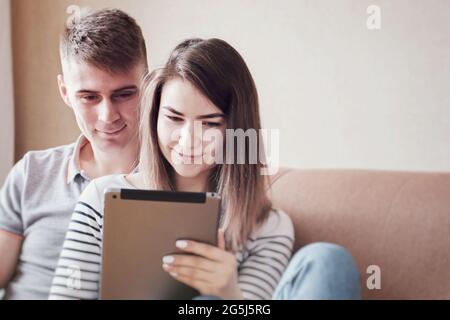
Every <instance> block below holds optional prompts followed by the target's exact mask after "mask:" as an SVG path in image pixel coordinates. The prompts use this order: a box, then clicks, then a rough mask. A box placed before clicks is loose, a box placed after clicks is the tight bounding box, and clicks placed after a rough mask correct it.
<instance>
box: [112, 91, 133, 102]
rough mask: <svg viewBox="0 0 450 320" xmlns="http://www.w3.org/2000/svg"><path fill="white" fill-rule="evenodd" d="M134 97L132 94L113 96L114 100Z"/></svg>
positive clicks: (125, 93)
mask: <svg viewBox="0 0 450 320" xmlns="http://www.w3.org/2000/svg"><path fill="white" fill-rule="evenodd" d="M132 96H134V92H123V93H120V94H117V95H115V96H114V98H115V99H119V100H124V99H128V98H130V97H132Z"/></svg>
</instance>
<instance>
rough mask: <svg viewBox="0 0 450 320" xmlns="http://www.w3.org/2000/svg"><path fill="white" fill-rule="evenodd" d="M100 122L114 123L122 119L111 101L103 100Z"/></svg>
mask: <svg viewBox="0 0 450 320" xmlns="http://www.w3.org/2000/svg"><path fill="white" fill-rule="evenodd" d="M99 107H100V112H99V116H98V118H99V120H100V121H102V122H105V123H113V122H115V121H117V120H118V119H119V118H120V115H119V113H118V112H117V110H116V108H115V106H114V104H113V103H112V102H111V100H110V99H103V100H102V102H101V104H100V106H99Z"/></svg>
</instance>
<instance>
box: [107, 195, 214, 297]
mask: <svg viewBox="0 0 450 320" xmlns="http://www.w3.org/2000/svg"><path fill="white" fill-rule="evenodd" d="M104 199H105V200H104V201H105V207H104V218H103V245H102V265H101V277H100V299H160V300H165V299H168V300H172V299H192V298H193V297H194V296H196V295H198V294H199V293H198V292H197V291H196V290H195V289H193V288H191V287H189V286H187V285H185V284H182V283H181V282H179V281H177V280H175V279H173V278H172V277H171V276H170V275H169V274H168V273H167V272H165V271H164V270H163V268H162V258H163V256H165V255H168V254H176V253H181V252H182V251H181V250H179V249H178V248H176V247H175V241H176V240H181V239H186V240H194V241H199V242H203V243H209V244H212V245H217V232H218V227H219V219H220V196H219V195H218V194H216V193H196V192H170V191H150V190H138V189H107V190H106V191H105V198H104Z"/></svg>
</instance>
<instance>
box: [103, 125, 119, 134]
mask: <svg viewBox="0 0 450 320" xmlns="http://www.w3.org/2000/svg"><path fill="white" fill-rule="evenodd" d="M125 127H126V125H123V127H120V128H119V129H115V130H98V129H97V131H98V132H101V133H104V134H116V133H118V132H120V131H122V130H123V129H124V128H125Z"/></svg>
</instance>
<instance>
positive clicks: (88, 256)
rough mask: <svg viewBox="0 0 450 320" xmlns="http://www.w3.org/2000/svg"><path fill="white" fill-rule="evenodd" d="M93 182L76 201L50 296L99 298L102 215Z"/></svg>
mask: <svg viewBox="0 0 450 320" xmlns="http://www.w3.org/2000/svg"><path fill="white" fill-rule="evenodd" d="M101 207H102V206H101V196H100V195H99V193H98V191H97V188H96V186H95V183H94V182H92V183H90V184H89V185H88V187H87V188H86V189H85V190H84V192H83V193H82V195H81V196H80V199H79V201H78V202H77V204H76V206H75V209H74V212H73V215H72V219H71V222H70V224H69V229H68V231H67V233H66V238H65V241H64V244H63V248H62V251H61V254H60V257H59V261H58V264H57V267H56V271H55V275H54V277H53V282H52V287H51V289H50V296H49V299H98V296H99V279H100V271H101V269H100V263H101V239H102V232H101V229H102V223H103V215H102V213H101V212H100V211H101Z"/></svg>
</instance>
